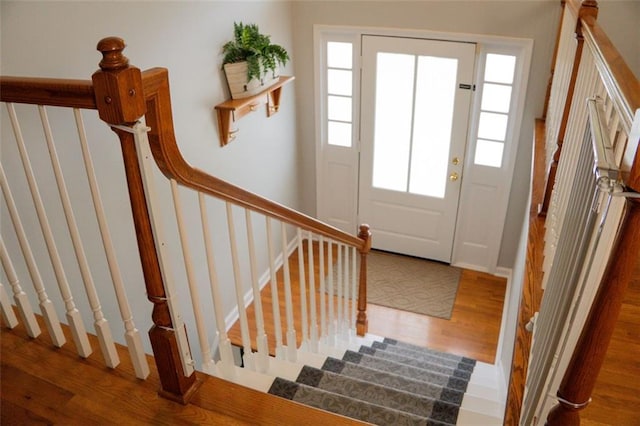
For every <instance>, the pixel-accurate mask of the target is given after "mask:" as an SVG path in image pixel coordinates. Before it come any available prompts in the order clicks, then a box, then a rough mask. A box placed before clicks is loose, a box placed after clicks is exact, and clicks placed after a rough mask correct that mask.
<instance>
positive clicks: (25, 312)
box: [0, 238, 40, 338]
mask: <svg viewBox="0 0 640 426" xmlns="http://www.w3.org/2000/svg"><path fill="white" fill-rule="evenodd" d="M0 260H2V267H3V268H4V272H5V273H6V274H7V279H8V280H9V285H11V290H12V291H13V300H15V301H16V306H17V307H18V312H19V313H20V317H22V322H24V325H25V327H26V329H27V334H28V335H29V337H34V338H35V337H38V336H39V335H40V326H39V325H38V321H37V320H36V316H35V315H34V314H33V309H31V303H29V298H28V297H27V294H26V293H25V292H24V291H23V290H22V287H20V281H19V280H18V275H17V274H16V271H15V269H13V263H12V262H11V259H10V258H9V253H8V252H7V248H6V247H5V245H4V240H3V239H2V238H0ZM9 309H11V308H9Z"/></svg>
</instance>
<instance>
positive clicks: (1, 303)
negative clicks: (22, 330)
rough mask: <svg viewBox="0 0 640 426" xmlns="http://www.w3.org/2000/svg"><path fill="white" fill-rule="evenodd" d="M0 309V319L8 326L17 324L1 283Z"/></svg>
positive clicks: (11, 326) (12, 326)
mask: <svg viewBox="0 0 640 426" xmlns="http://www.w3.org/2000/svg"><path fill="white" fill-rule="evenodd" d="M0 311H1V312H2V320H3V321H4V324H5V325H6V326H7V327H8V328H14V327H15V326H16V325H18V318H16V313H15V312H13V306H12V305H11V301H10V300H9V296H8V295H7V291H6V290H5V289H4V285H2V283H0Z"/></svg>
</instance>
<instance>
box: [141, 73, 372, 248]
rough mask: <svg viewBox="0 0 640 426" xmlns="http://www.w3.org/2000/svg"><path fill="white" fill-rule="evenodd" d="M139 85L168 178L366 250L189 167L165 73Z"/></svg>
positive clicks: (322, 225) (334, 230)
mask: <svg viewBox="0 0 640 426" xmlns="http://www.w3.org/2000/svg"><path fill="white" fill-rule="evenodd" d="M142 82H143V86H144V92H145V95H146V97H147V115H146V117H145V120H146V123H147V125H148V126H149V127H150V128H151V130H150V131H149V142H150V144H151V151H152V153H153V155H154V158H155V160H156V163H157V164H158V166H159V167H160V169H161V170H162V172H163V173H164V175H165V176H166V177H167V178H169V179H175V180H176V181H177V182H178V183H180V184H181V185H184V186H186V187H188V188H191V189H194V190H196V191H200V192H203V193H205V194H209V195H211V196H214V197H217V198H220V199H222V200H225V201H229V202H231V203H233V204H236V205H239V206H242V207H245V208H247V209H250V210H252V211H255V212H258V213H262V214H264V215H266V216H269V217H272V218H274V219H278V220H280V221H283V222H285V223H288V224H290V225H294V226H298V227H300V228H303V229H305V230H308V231H313V232H315V233H317V234H320V235H323V236H325V237H328V238H331V239H333V240H335V241H338V242H341V243H344V244H348V245H350V246H353V247H356V248H357V249H359V250H362V249H363V248H364V247H365V245H366V243H365V242H364V241H363V240H362V239H361V238H358V237H357V236H355V235H351V234H349V233H346V232H344V231H342V230H340V229H337V228H335V227H333V226H331V225H328V224H326V223H324V222H321V221H319V220H317V219H315V218H312V217H310V216H307V215H305V214H303V213H300V212H298V211H296V210H294V209H291V208H289V207H286V206H283V205H282V204H279V203H276V202H274V201H271V200H269V199H266V198H264V197H261V196H259V195H257V194H254V193H252V192H250V191H247V190H245V189H242V188H240V187H237V186H235V185H232V184H230V183H228V182H225V181H224V180H222V179H218V178H216V177H214V176H211V175H209V174H207V173H205V172H203V171H201V170H199V169H197V168H195V167H193V166H191V165H190V164H188V163H187V162H186V161H185V159H184V158H183V157H182V154H181V153H180V150H179V148H178V145H177V143H176V140H175V136H174V131H173V119H172V116H171V99H170V94H169V77H168V71H167V70H166V69H160V68H155V69H151V70H148V71H144V72H143V73H142Z"/></svg>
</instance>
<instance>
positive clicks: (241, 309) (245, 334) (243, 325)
mask: <svg viewBox="0 0 640 426" xmlns="http://www.w3.org/2000/svg"><path fill="white" fill-rule="evenodd" d="M226 206H227V226H228V228H229V243H230V245H231V262H232V264H233V276H234V278H235V280H234V282H235V286H236V303H237V305H238V316H239V318H240V332H241V334H242V346H243V348H244V355H243V361H244V366H245V367H248V368H249V369H251V370H255V363H254V362H253V352H252V350H251V334H249V321H248V319H247V310H246V308H245V306H244V290H243V288H242V274H241V272H240V261H239V259H238V244H237V241H236V228H235V226H234V224H233V209H232V208H231V203H229V202H227V203H226Z"/></svg>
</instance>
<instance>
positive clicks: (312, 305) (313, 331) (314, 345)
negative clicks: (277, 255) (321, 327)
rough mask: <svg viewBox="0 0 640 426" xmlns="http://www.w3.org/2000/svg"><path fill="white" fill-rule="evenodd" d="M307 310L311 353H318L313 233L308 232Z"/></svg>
mask: <svg viewBox="0 0 640 426" xmlns="http://www.w3.org/2000/svg"><path fill="white" fill-rule="evenodd" d="M308 242H309V310H310V311H311V328H310V330H309V334H310V335H311V336H310V339H311V340H310V342H311V352H314V353H317V352H318V312H317V306H316V272H315V262H314V256H313V233H312V232H311V231H309V239H308Z"/></svg>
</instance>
